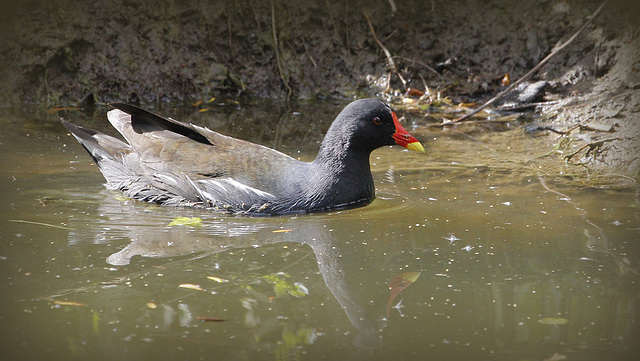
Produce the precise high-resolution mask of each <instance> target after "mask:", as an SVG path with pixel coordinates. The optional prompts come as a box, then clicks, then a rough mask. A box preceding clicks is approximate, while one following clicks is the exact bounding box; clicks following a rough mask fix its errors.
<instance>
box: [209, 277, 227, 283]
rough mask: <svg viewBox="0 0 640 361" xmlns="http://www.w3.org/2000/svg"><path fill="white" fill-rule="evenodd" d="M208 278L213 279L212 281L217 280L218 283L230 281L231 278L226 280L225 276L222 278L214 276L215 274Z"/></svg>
mask: <svg viewBox="0 0 640 361" xmlns="http://www.w3.org/2000/svg"><path fill="white" fill-rule="evenodd" d="M207 278H208V279H210V280H212V281H216V282H218V283H226V282H229V280H225V279H224V278H220V277H214V276H207Z"/></svg>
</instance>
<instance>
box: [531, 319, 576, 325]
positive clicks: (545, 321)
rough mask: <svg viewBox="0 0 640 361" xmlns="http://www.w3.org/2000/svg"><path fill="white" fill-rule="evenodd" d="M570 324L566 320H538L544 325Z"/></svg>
mask: <svg viewBox="0 0 640 361" xmlns="http://www.w3.org/2000/svg"><path fill="white" fill-rule="evenodd" d="M568 322H569V320H567V319H566V318H555V317H545V318H541V319H539V320H538V323H541V324H543V325H554V326H558V325H566V324H567V323H568Z"/></svg>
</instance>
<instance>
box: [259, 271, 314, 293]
mask: <svg viewBox="0 0 640 361" xmlns="http://www.w3.org/2000/svg"><path fill="white" fill-rule="evenodd" d="M290 277H291V276H289V275H288V274H286V273H283V272H278V273H272V274H270V275H266V276H263V277H262V278H264V279H265V280H266V281H267V282H269V283H271V284H272V285H273V291H274V292H275V293H276V297H282V296H284V295H286V294H289V295H291V296H293V297H297V298H301V297H304V296H307V295H308V294H309V290H308V289H307V287H305V286H304V285H303V284H301V283H298V282H296V283H293V282H291V281H290V280H289V279H288V278H290Z"/></svg>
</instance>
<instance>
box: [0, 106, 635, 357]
mask: <svg viewBox="0 0 640 361" xmlns="http://www.w3.org/2000/svg"><path fill="white" fill-rule="evenodd" d="M337 109H338V108H337V107H334V106H326V105H325V106H317V105H316V106H294V107H291V108H289V109H287V108H284V107H280V106H265V105H264V104H258V105H247V106H243V107H242V108H238V107H237V106H235V105H232V106H229V107H217V108H215V109H213V110H210V111H208V112H204V113H198V112H192V111H191V112H190V111H187V110H183V111H181V112H179V111H176V110H172V109H169V110H161V111H160V112H162V113H163V114H169V115H173V116H175V117H180V118H182V119H185V117H186V118H188V119H189V120H190V121H193V122H198V123H199V124H204V125H207V126H209V127H212V128H215V129H217V130H220V131H223V132H225V133H227V134H231V135H234V136H240V137H243V138H245V139H249V140H253V141H257V142H260V143H263V144H266V145H269V146H275V147H277V148H278V149H281V150H283V151H285V152H287V153H289V154H292V155H294V156H300V157H302V158H310V157H312V155H313V153H314V151H315V150H316V149H317V146H318V142H319V141H320V139H321V133H322V132H323V131H324V129H326V127H328V121H330V120H331V118H332V117H333V114H335V113H336V112H337ZM105 111H106V109H98V110H97V111H96V114H87V113H82V112H67V113H66V114H64V116H65V117H67V118H68V119H71V120H72V121H74V122H77V123H80V124H84V125H88V126H90V127H94V128H98V129H101V130H106V129H108V126H107V122H106V119H105V118H104V112H105ZM298 112H299V113H300V114H298ZM268 113H271V115H268ZM411 119H412V120H410V121H409V122H408V123H406V124H407V126H406V127H407V129H408V130H409V131H410V132H412V133H414V135H416V136H417V137H418V138H419V139H421V140H425V141H426V144H425V145H426V148H427V153H426V154H418V153H416V152H408V151H404V150H403V149H401V148H399V147H394V148H387V149H380V150H378V151H376V152H375V153H374V154H373V155H372V163H374V166H373V168H374V171H375V174H374V177H375V179H376V187H377V196H378V198H377V199H376V200H375V202H374V203H373V204H372V205H370V206H368V207H364V208H359V209H354V210H348V211H340V212H334V213H327V214H315V215H307V216H297V217H271V218H269V217H263V218H241V217H233V216H227V215H223V214H219V213H212V212H206V211H202V210H192V209H176V208H164V207H159V206H155V205H149V204H143V203H139V202H134V201H128V200H126V199H123V198H122V197H121V196H120V195H119V194H118V193H117V192H111V191H107V190H105V189H104V188H103V186H102V182H103V179H102V177H101V175H100V173H99V171H98V169H97V168H96V167H95V166H94V165H93V164H92V163H91V161H90V159H89V157H88V156H87V155H86V154H85V151H84V150H83V149H82V148H81V147H80V146H79V145H78V144H77V143H76V141H75V140H74V139H73V138H71V137H70V136H68V135H67V134H66V133H65V130H64V128H63V127H62V126H61V125H60V124H59V122H58V120H57V115H45V114H42V113H38V112H27V111H16V110H12V111H9V110H3V111H2V114H1V115H0V124H1V126H2V129H3V131H2V133H0V160H1V168H0V189H1V191H0V192H2V196H1V199H2V208H0V210H1V213H0V222H1V224H2V227H1V228H0V294H1V296H0V324H1V326H0V327H1V331H0V332H1V336H0V340H1V341H0V342H1V343H2V354H3V358H4V357H6V359H11V360H62V359H67V360H70V359H82V360H142V359H148V360H168V359H182V360H199V359H203V360H210V359H215V360H257V359H260V360H294V359H302V360H317V359H325V360H373V359H375V360H409V359H415V360H424V359H429V360H471V359H474V360H477V359H489V360H525V359H526V360H545V359H548V360H562V359H565V358H564V357H566V359H567V360H577V359H580V360H602V359H607V360H618V359H628V358H631V357H633V355H635V353H636V352H637V351H638V346H637V340H638V336H639V333H638V312H639V310H638V308H639V307H640V305H639V294H640V293H639V291H640V287H639V286H638V281H639V280H640V277H639V274H638V262H639V261H640V237H639V235H640V210H639V208H638V206H639V201H638V193H637V191H636V190H635V189H612V188H610V187H597V185H598V184H599V183H597V182H594V181H593V180H590V179H575V178H574V177H573V176H572V175H573V174H575V173H577V172H576V171H575V170H574V169H572V168H567V169H566V170H563V174H562V175H559V172H558V173H554V174H557V175H549V174H548V170H547V169H546V168H545V166H544V158H538V156H539V155H543V154H545V153H547V152H548V149H546V148H542V147H541V144H542V141H541V138H539V137H534V136H528V135H525V134H523V132H522V131H521V130H520V129H519V128H518V127H515V126H514V127H502V129H499V131H491V132H480V131H469V132H460V131H452V130H433V129H430V128H427V127H426V126H425V124H424V123H423V121H422V120H421V119H418V118H416V119H413V118H411ZM308 124H312V126H311V127H310V126H309V125H308ZM412 124H413V125H412ZM541 159H542V161H541ZM612 183H615V180H607V184H612ZM176 217H199V218H200V219H202V222H201V223H200V224H199V225H198V224H196V225H192V226H189V225H174V226H168V224H169V223H170V222H171V221H172V220H174V219H175V218H176ZM416 277H417V279H416ZM413 280H415V281H414V282H413V283H412V281H413ZM390 283H391V284H392V287H391V288H392V289H391V290H390V287H389V284H390ZM399 291H401V292H400V293H399V294H398V295H397V296H395V297H393V298H392V297H391V293H392V292H395V293H397V292H399ZM306 293H308V294H307V295H305V294H306ZM295 296H297V297H295ZM554 355H555V356H554ZM554 357H555V358H554Z"/></svg>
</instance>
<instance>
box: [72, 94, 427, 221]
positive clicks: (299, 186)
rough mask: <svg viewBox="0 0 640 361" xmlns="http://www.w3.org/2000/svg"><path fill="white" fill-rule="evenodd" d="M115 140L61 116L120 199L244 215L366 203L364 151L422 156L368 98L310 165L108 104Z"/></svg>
mask: <svg viewBox="0 0 640 361" xmlns="http://www.w3.org/2000/svg"><path fill="white" fill-rule="evenodd" d="M111 105H112V106H113V107H114V108H115V109H113V110H110V111H109V112H108V113H107V118H108V119H109V122H110V123H111V124H112V125H113V126H114V127H115V128H116V129H117V130H118V131H119V132H120V133H121V134H122V135H123V136H124V138H125V139H126V141H127V142H128V144H127V143H125V142H123V141H121V140H119V139H116V138H114V137H111V136H108V135H106V134H103V133H100V132H97V131H95V130H91V129H87V128H84V127H81V126H77V125H75V124H72V123H69V122H67V121H65V120H64V119H62V124H63V125H64V126H65V127H66V128H67V129H68V130H69V131H70V132H71V134H72V135H73V136H74V137H75V138H76V139H77V140H78V141H79V142H80V144H82V146H83V147H84V148H85V149H86V150H87V151H88V152H89V154H90V155H91V157H92V158H93V160H94V161H95V163H96V164H97V165H98V167H99V168H100V171H101V172H102V174H103V175H104V177H105V179H106V180H107V188H111V189H119V190H121V191H123V192H124V194H125V195H126V196H128V197H130V198H133V199H137V200H141V201H146V202H154V203H159V204H162V205H171V206H194V207H203V208H212V209H219V210H225V211H228V212H230V213H242V214H249V215H267V214H289V213H308V212H319V211H328V210H333V209H337V208H347V207H355V206H358V205H365V204H368V203H369V202H371V201H372V200H373V198H374V194H375V191H374V186H373V178H372V176H371V169H370V166H369V155H370V153H371V152H372V151H373V150H374V149H376V148H380V147H382V146H385V145H393V144H399V145H401V146H403V147H405V148H408V149H412V150H416V151H420V152H424V148H423V147H422V145H421V144H420V143H419V142H418V141H417V140H416V139H415V138H414V137H413V136H411V135H410V134H409V133H408V132H407V131H406V130H405V129H404V128H403V127H402V125H400V123H399V122H398V117H397V116H396V114H395V112H394V111H393V110H392V109H391V108H390V107H389V106H387V105H386V104H384V103H383V102H381V101H379V100H376V99H361V100H356V101H354V102H352V103H351V104H349V105H347V106H346V107H345V108H344V109H343V110H342V111H341V112H340V114H338V117H337V118H336V119H335V120H334V121H333V123H332V124H331V127H330V128H329V131H328V132H327V134H326V136H325V137H324V140H323V141H322V145H321V146H320V150H319V152H318V156H317V157H316V159H315V160H314V161H312V162H303V161H299V160H296V159H294V158H292V157H290V156H288V155H286V154H283V153H281V152H278V151H276V150H273V149H271V148H267V147H265V146H262V145H258V144H254V143H251V142H248V141H244V140H240V139H235V138H231V137H228V136H225V135H222V134H219V133H216V132H214V131H212V130H210V129H207V128H204V127H201V126H198V125H195V124H190V123H184V122H180V121H177V120H174V119H171V118H163V117H160V116H158V115H155V114H153V113H150V112H148V111H146V110H143V109H140V108H138V107H135V106H133V105H128V104H111Z"/></svg>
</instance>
